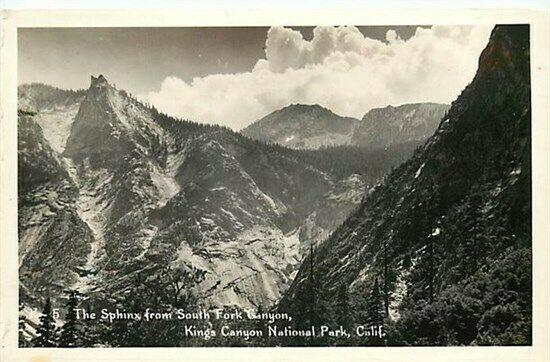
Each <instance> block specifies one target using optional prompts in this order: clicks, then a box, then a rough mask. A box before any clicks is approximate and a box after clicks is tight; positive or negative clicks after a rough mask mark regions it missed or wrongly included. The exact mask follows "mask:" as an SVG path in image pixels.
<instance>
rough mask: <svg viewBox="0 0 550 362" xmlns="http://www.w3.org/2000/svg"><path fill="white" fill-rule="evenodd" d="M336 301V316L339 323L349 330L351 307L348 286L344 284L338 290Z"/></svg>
mask: <svg viewBox="0 0 550 362" xmlns="http://www.w3.org/2000/svg"><path fill="white" fill-rule="evenodd" d="M336 298H337V300H336V303H337V305H336V314H337V319H338V323H339V324H340V325H341V326H343V327H344V328H349V326H350V319H351V318H350V317H351V316H350V312H351V311H350V307H349V304H350V303H349V295H348V288H347V287H346V285H344V284H342V285H341V286H340V288H339V289H338V295H337V297H336Z"/></svg>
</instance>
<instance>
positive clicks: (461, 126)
mask: <svg viewBox="0 0 550 362" xmlns="http://www.w3.org/2000/svg"><path fill="white" fill-rule="evenodd" d="M530 129H531V103H530V78H529V27H528V26H522V25H518V26H497V27H496V28H495V29H494V31H493V33H492V35H491V38H490V41H489V44H488V45H487V47H486V49H485V50H484V51H483V53H482V54H481V57H480V59H479V69H478V72H477V74H476V76H475V78H474V79H473V81H472V83H471V84H470V85H468V86H467V87H466V89H464V91H463V92H462V93H461V95H460V96H459V97H458V99H457V100H456V101H454V102H453V103H452V105H451V108H450V109H449V111H448V113H447V115H446V117H445V118H444V119H443V120H442V122H441V124H440V125H439V127H438V129H437V130H436V132H435V134H434V135H433V136H432V137H430V138H429V140H428V141H427V142H426V144H425V145H424V146H423V147H421V148H420V149H418V150H417V151H416V152H415V154H414V155H413V157H412V158H411V159H410V160H408V161H407V162H405V163H404V164H402V165H401V166H400V167H398V168H397V169H396V170H394V171H393V172H391V173H390V174H389V175H388V176H387V177H386V178H385V179H384V181H383V182H382V183H381V184H380V185H379V186H378V187H376V189H375V190H374V191H373V192H371V193H370V194H369V195H368V196H367V197H366V198H365V200H364V201H363V204H362V205H361V206H360V207H359V208H358V210H357V211H356V212H354V213H353V214H352V215H351V216H350V217H349V218H348V219H347V220H346V221H345V222H344V224H343V225H342V226H341V227H339V228H338V229H337V230H336V231H335V232H334V233H332V235H331V236H330V237H329V238H328V239H327V240H326V241H325V242H323V243H322V244H321V245H320V246H319V247H318V248H317V249H316V250H315V251H314V252H313V253H312V254H311V255H310V256H309V257H308V258H307V259H306V260H305V261H304V262H303V264H302V267H301V268H300V271H299V272H298V275H297V277H296V278H295V280H294V282H293V284H292V286H291V288H290V289H289V291H288V292H287V293H286V294H285V296H284V298H283V300H282V302H281V303H280V305H279V308H280V309H282V310H288V311H291V312H293V313H294V315H295V316H296V319H297V320H300V319H301V320H310V322H312V323H314V322H319V323H321V322H322V323H332V322H334V321H338V320H341V318H347V321H348V323H352V324H353V323H356V324H362V323H374V324H381V323H383V324H384V325H385V328H387V331H388V333H389V335H388V337H387V340H388V341H389V343H391V344H411V345H434V344H435V345H470V344H497V345H498V344H501V345H508V344H530V343H531V189H530V187H531V159H530V152H531V137H530ZM311 305H313V307H310V306H311ZM352 305H355V307H352ZM361 305H363V306H365V305H366V307H365V308H360V307H359V306H361ZM349 311H351V312H349ZM348 312H349V313H348ZM311 316H318V317H317V318H313V317H311ZM357 343H359V344H360V343H365V341H359V342H357Z"/></svg>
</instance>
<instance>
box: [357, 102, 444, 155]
mask: <svg viewBox="0 0 550 362" xmlns="http://www.w3.org/2000/svg"><path fill="white" fill-rule="evenodd" d="M448 110H449V106H448V105H446V104H438V103H413V104H404V105H401V106H397V107H394V106H387V107H385V108H375V109H371V110H370V111H368V112H367V113H366V114H365V115H364V116H363V119H362V120H361V122H360V123H359V125H358V127H357V128H356V129H355V130H354V132H353V135H352V137H351V141H350V142H351V143H352V144H355V145H362V146H368V147H380V148H385V147H389V146H391V145H395V144H400V143H406V142H413V141H417V142H424V141H426V140H427V139H428V138H429V137H430V136H431V135H433V133H434V131H435V130H436V129H437V127H438V126H439V123H440V122H441V120H442V119H443V117H444V116H445V113H446V112H447V111H448Z"/></svg>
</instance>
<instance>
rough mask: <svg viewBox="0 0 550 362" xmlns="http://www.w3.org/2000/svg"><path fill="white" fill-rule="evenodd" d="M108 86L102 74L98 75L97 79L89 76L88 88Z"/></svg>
mask: <svg viewBox="0 0 550 362" xmlns="http://www.w3.org/2000/svg"><path fill="white" fill-rule="evenodd" d="M108 84H109V82H107V79H106V78H105V77H104V76H103V74H100V75H99V76H98V77H97V78H96V77H94V76H93V75H92V76H91V80H90V87H101V86H106V85H108Z"/></svg>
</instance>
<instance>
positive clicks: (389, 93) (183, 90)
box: [18, 26, 492, 130]
mask: <svg viewBox="0 0 550 362" xmlns="http://www.w3.org/2000/svg"><path fill="white" fill-rule="evenodd" d="M491 28H492V27H491V26H434V27H430V26H369V27H351V26H346V27H330V26H324V27H315V28H312V27H292V28H290V27H270V28H269V27H248V28H238V27H234V28H227V27H225V28H224V27H219V28H48V29H45V28H29V29H19V33H18V49H19V53H18V61H19V68H18V78H19V83H20V84H23V83H31V82H41V83H46V84H50V85H53V86H57V87H60V88H65V89H80V88H87V87H88V86H89V82H90V75H98V74H103V75H104V76H105V77H106V78H107V79H108V80H109V81H110V82H111V83H114V84H116V85H117V87H118V88H120V89H125V90H127V91H129V92H130V93H132V94H134V95H136V96H137V97H138V98H140V99H142V100H144V101H146V102H148V103H151V104H153V105H155V106H156V107H157V108H159V109H160V110H162V111H164V112H166V113H168V114H170V115H173V116H177V117H181V118H185V119H190V120H194V121H198V122H204V123H218V124H222V125H225V126H228V127H231V128H233V129H235V130H239V129H242V128H244V127H246V126H247V125H248V124H250V123H252V122H253V121H255V120H257V119H259V118H261V117H263V116H265V115H267V114H269V113H270V112H272V111H274V110H277V109H280V108H282V107H285V106H287V105H289V104H295V103H304V104H321V105H322V106H325V107H327V108H329V109H331V110H332V111H334V112H335V113H337V114H340V115H343V116H352V117H358V118H361V117H362V116H363V115H364V114H365V113H366V112H367V111H368V110H369V109H371V108H374V107H384V106H387V105H389V104H392V105H398V104H403V103H412V102H424V101H432V102H441V103H450V102H451V101H452V100H454V99H455V98H456V96H457V95H458V94H459V93H460V91H461V90H462V89H463V88H464V87H465V86H466V85H467V84H468V83H469V82H470V81H471V79H472V77H473V75H474V74H475V70H476V68H477V59H478V57H479V54H480V52H481V50H482V49H483V47H484V46H485V45H486V44H487V41H488V37H489V34H490V30H491Z"/></svg>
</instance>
